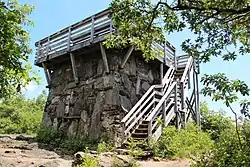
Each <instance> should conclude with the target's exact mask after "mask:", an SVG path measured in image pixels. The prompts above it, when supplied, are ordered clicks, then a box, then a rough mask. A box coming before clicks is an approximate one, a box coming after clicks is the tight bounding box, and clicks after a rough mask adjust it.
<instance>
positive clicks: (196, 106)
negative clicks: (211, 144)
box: [193, 66, 200, 126]
mask: <svg viewBox="0 0 250 167" xmlns="http://www.w3.org/2000/svg"><path fill="white" fill-rule="evenodd" d="M195 68H196V67H195V66H193V84H194V105H195V112H196V113H195V114H196V124H197V125H198V126H200V118H199V117H200V115H199V104H198V100H199V99H198V94H197V93H198V90H197V88H198V86H197V84H198V78H197V75H196V71H195Z"/></svg>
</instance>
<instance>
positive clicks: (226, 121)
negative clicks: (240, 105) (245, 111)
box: [200, 103, 233, 140]
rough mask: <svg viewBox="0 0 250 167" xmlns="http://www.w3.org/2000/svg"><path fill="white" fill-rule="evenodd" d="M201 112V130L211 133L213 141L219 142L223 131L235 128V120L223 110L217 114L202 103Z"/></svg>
mask: <svg viewBox="0 0 250 167" xmlns="http://www.w3.org/2000/svg"><path fill="white" fill-rule="evenodd" d="M200 112H201V129H202V130H203V131H204V132H207V133H209V134H210V135H211V138H212V139H213V140H217V139H218V138H219V137H220V135H221V132H222V131H223V130H225V129H230V128H233V120H232V119H231V118H229V117H228V116H226V113H225V112H224V111H222V110H219V111H218V112H216V111H213V110H210V109H209V108H208V106H207V104H206V103H201V105H200Z"/></svg>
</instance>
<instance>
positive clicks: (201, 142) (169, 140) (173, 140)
mask: <svg viewBox="0 0 250 167" xmlns="http://www.w3.org/2000/svg"><path fill="white" fill-rule="evenodd" d="M211 148H213V141H212V140H211V139H210V136H209V134H208V133H205V132H202V131H201V130H200V129H199V128H197V127H196V126H195V125H193V124H188V125H187V130H184V129H181V130H180V131H177V130H176V128H175V127H167V128H165V129H164V131H163V134H162V136H161V137H160V139H159V141H157V142H156V143H155V145H154V147H153V150H154V155H155V156H157V157H162V158H183V157H186V158H190V157H199V156H202V155H203V154H204V153H206V152H209V150H210V149H211Z"/></svg>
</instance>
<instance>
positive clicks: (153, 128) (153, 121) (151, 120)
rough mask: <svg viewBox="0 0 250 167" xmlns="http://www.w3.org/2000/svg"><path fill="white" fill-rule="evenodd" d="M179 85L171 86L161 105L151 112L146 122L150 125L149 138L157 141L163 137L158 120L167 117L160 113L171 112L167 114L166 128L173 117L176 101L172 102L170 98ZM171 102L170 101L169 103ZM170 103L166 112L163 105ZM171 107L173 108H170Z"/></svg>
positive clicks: (174, 83) (160, 102) (173, 84)
mask: <svg viewBox="0 0 250 167" xmlns="http://www.w3.org/2000/svg"><path fill="white" fill-rule="evenodd" d="M176 86H177V83H176V82H173V83H172V84H171V86H170V87H169V88H168V90H167V92H166V93H165V94H164V96H163V97H162V98H161V100H160V101H159V103H158V104H157V105H156V106H155V108H154V110H153V111H152V112H151V114H150V115H149V116H148V118H147V120H146V122H147V123H148V137H149V138H153V139H154V140H157V139H158V138H159V137H160V135H161V126H160V125H159V124H158V122H157V119H162V115H165V114H164V113H162V114H160V112H166V111H170V112H168V113H167V114H166V118H164V119H166V120H168V121H167V122H164V126H167V124H168V123H169V121H170V120H171V119H172V117H173V114H174V113H173V111H174V110H172V108H173V105H172V104H173V102H174V99H171V100H170V96H171V94H172V93H173V91H174V90H175V89H176ZM169 100H170V101H169ZM166 101H168V102H169V103H168V105H167V106H166V107H165V110H163V103H164V102H166ZM170 107H171V108H170ZM157 125H158V126H157Z"/></svg>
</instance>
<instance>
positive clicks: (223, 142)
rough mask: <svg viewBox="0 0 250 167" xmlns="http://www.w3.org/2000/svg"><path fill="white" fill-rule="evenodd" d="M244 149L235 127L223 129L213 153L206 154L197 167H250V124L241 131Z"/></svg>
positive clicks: (246, 124) (245, 124)
mask: <svg viewBox="0 0 250 167" xmlns="http://www.w3.org/2000/svg"><path fill="white" fill-rule="evenodd" d="M240 132H241V133H240V139H241V144H242V146H243V147H242V149H241V148H240V146H239V143H238V136H237V132H236V129H235V128H234V127H232V128H227V129H222V130H221V132H220V136H219V138H218V139H217V140H216V142H215V147H214V149H213V150H211V153H210V154H209V155H208V154H205V155H204V156H203V158H201V159H200V160H199V161H198V162H197V164H196V166H197V167H248V166H250V145H249V139H250V138H249V135H250V132H249V122H248V123H244V125H243V127H242V130H241V131H240Z"/></svg>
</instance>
